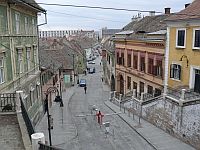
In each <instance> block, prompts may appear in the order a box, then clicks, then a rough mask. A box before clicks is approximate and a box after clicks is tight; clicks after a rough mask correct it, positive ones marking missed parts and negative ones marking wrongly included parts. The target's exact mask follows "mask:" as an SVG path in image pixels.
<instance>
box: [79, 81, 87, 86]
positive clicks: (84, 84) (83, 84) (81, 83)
mask: <svg viewBox="0 0 200 150" xmlns="http://www.w3.org/2000/svg"><path fill="white" fill-rule="evenodd" d="M79 86H80V87H85V86H86V79H80V81H79Z"/></svg>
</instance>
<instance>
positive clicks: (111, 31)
mask: <svg viewBox="0 0 200 150" xmlns="http://www.w3.org/2000/svg"><path fill="white" fill-rule="evenodd" d="M120 31H121V29H108V28H107V27H105V28H102V29H101V30H100V34H99V38H100V39H103V38H106V37H111V36H113V35H114V34H115V33H117V32H120Z"/></svg>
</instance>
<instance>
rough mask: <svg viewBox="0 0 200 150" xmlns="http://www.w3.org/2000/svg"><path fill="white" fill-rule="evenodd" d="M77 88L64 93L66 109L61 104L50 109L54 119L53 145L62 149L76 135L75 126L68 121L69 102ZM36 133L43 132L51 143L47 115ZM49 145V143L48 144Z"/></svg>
mask: <svg viewBox="0 0 200 150" xmlns="http://www.w3.org/2000/svg"><path fill="white" fill-rule="evenodd" d="M75 88H77V86H76V85H75V86H72V87H69V88H66V90H65V91H63V92H62V99H63V104H64V107H60V103H56V102H53V103H52V107H51V108H50V109H49V111H50V115H52V118H53V129H52V130H51V138H52V145H54V146H57V147H60V146H61V147H62V145H63V144H65V143H66V141H68V140H69V139H70V138H71V137H73V136H74V135H75V134H76V129H75V127H74V124H73V123H72V122H70V121H68V120H70V119H69V117H71V116H69V113H68V101H69V100H70V98H71V97H72V96H73V94H74V90H75ZM36 132H43V133H44V135H45V141H49V133H48V124H47V113H45V115H44V116H43V118H42V120H41V121H40V122H39V123H38V124H37V125H36ZM48 143H49V142H48Z"/></svg>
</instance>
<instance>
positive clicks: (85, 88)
mask: <svg viewBox="0 0 200 150" xmlns="http://www.w3.org/2000/svg"><path fill="white" fill-rule="evenodd" d="M84 90H85V94H86V91H87V86H84Z"/></svg>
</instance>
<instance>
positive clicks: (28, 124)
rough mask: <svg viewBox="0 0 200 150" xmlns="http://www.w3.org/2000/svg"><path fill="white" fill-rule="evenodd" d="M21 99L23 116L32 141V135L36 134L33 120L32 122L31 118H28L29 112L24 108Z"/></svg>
mask: <svg viewBox="0 0 200 150" xmlns="http://www.w3.org/2000/svg"><path fill="white" fill-rule="evenodd" d="M19 97H20V101H21V109H22V116H23V119H24V122H25V124H26V128H27V131H28V134H29V137H30V139H31V135H32V134H33V133H35V130H34V128H33V125H32V122H31V120H30V118H29V116H28V112H27V111H26V108H25V106H24V102H23V100H22V98H21V96H19Z"/></svg>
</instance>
